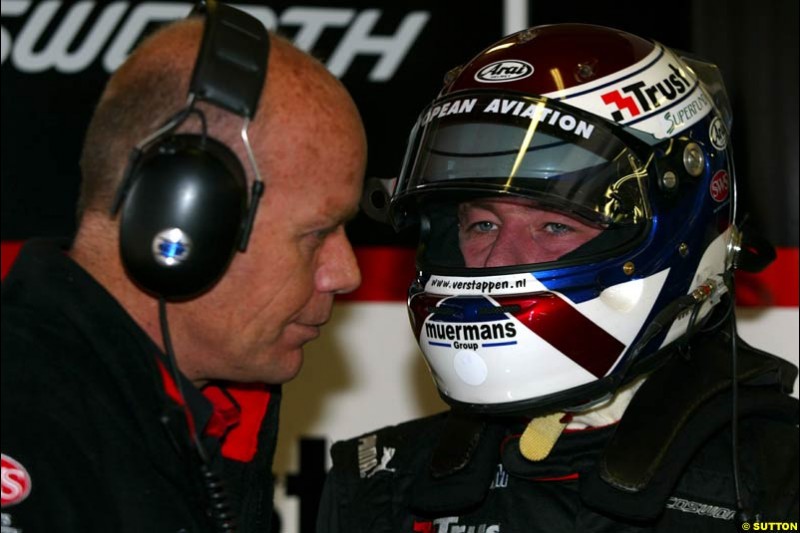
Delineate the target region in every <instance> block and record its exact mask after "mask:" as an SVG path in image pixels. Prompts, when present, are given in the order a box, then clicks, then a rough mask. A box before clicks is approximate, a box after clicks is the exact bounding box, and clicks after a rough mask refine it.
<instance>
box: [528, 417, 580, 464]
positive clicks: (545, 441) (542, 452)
mask: <svg viewBox="0 0 800 533" xmlns="http://www.w3.org/2000/svg"><path fill="white" fill-rule="evenodd" d="M570 418H571V417H570V416H567V415H566V414H564V413H551V414H549V415H545V416H541V417H539V418H534V419H532V420H531V421H530V422H529V423H528V426H527V427H526V428H525V431H524V432H523V433H522V437H521V438H520V439H519V451H520V452H521V453H522V456H523V457H525V459H527V460H529V461H541V460H543V459H546V458H547V456H548V455H550V452H551V451H552V449H553V446H555V444H556V441H557V440H558V438H559V437H560V436H561V433H562V432H563V431H564V428H565V427H567V424H568V423H569V420H570Z"/></svg>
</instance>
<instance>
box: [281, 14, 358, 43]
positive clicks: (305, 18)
mask: <svg viewBox="0 0 800 533" xmlns="http://www.w3.org/2000/svg"><path fill="white" fill-rule="evenodd" d="M355 14H356V12H355V10H354V9H335V8H318V7H290V8H289V9H287V10H286V11H284V12H283V14H282V15H281V24H282V25H288V26H300V31H298V32H297V35H295V37H294V44H295V46H297V47H298V48H299V49H301V50H304V51H306V52H311V50H312V49H313V48H314V45H315V44H316V43H317V40H318V39H319V38H320V36H321V35H322V32H323V31H325V29H326V28H330V27H334V28H343V27H345V26H347V25H348V24H350V21H351V20H353V16H355Z"/></svg>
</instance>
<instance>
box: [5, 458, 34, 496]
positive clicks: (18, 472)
mask: <svg viewBox="0 0 800 533" xmlns="http://www.w3.org/2000/svg"><path fill="white" fill-rule="evenodd" d="M30 492H31V477H30V476H29V475H28V472H27V470H25V467H24V466H22V465H21V464H19V463H18V462H17V461H15V460H14V459H12V458H11V457H9V456H7V455H6V454H2V505H3V507H7V506H9V505H14V504H17V503H19V502H21V501H22V500H24V499H25V498H27V496H28V494H30Z"/></svg>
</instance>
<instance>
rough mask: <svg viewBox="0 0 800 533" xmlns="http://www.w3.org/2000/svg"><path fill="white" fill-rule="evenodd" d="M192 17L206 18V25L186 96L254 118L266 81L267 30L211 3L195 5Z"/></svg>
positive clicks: (211, 1) (235, 12)
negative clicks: (190, 95) (203, 15)
mask: <svg viewBox="0 0 800 533" xmlns="http://www.w3.org/2000/svg"><path fill="white" fill-rule="evenodd" d="M194 14H205V16H206V22H205V26H204V29H203V42H202V44H201V45H200V53H199V54H198V55H197V61H196V63H195V66H194V72H193V73H192V81H191V84H190V86H189V92H190V93H191V94H194V95H195V96H196V97H197V98H199V99H201V100H205V101H207V102H210V103H212V104H214V105H217V106H219V107H222V108H223V109H227V110H228V111H231V112H233V113H236V114H237V115H240V116H243V117H247V118H248V119H249V118H253V115H255V113H256V109H258V100H259V97H260V96H261V92H262V91H261V89H262V87H263V86H264V81H265V79H266V77H267V63H268V59H269V35H268V33H267V29H266V28H265V27H264V25H263V24H261V22H260V21H259V20H258V19H256V18H254V17H252V16H250V15H248V14H247V13H245V12H243V11H240V10H238V9H235V8H233V7H230V6H227V5H224V4H218V3H217V2H216V1H214V0H208V1H207V2H201V3H200V4H198V6H197V7H196V8H195V9H194V10H193V11H192V15H194Z"/></svg>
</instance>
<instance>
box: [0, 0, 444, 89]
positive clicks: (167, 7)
mask: <svg viewBox="0 0 800 533" xmlns="http://www.w3.org/2000/svg"><path fill="white" fill-rule="evenodd" d="M233 5H235V6H236V7H238V8H240V9H242V10H243V11H246V12H247V13H249V14H251V15H252V16H254V17H256V18H257V19H258V20H260V21H261V22H262V23H263V24H264V26H265V27H266V28H268V29H270V30H276V29H278V27H279V19H278V17H277V16H276V14H275V12H274V11H273V10H272V9H270V8H268V7H261V6H254V5H239V4H233ZM32 6H33V8H32ZM191 7H192V4H191V3H189V2H143V3H140V4H134V5H133V6H132V5H131V2H127V1H115V2H110V3H108V4H106V3H105V2H96V1H90V0H82V1H80V2H76V3H74V4H73V3H70V2H63V1H59V0H46V1H43V2H40V3H38V4H34V3H33V2H31V1H30V0H2V16H3V18H4V19H6V18H11V17H20V16H23V15H27V20H25V21H23V23H22V24H21V29H20V30H19V32H18V34H17V35H15V36H14V35H12V34H11V32H10V31H9V30H8V29H7V28H6V27H5V26H3V27H2V28H1V31H0V41H1V42H0V44H2V50H1V51H0V52H1V53H0V58H1V59H2V63H3V64H5V62H6V60H7V59H9V58H10V59H11V62H12V64H13V65H14V68H16V69H17V70H19V71H21V72H27V73H34V72H43V71H45V70H48V69H55V70H56V71H58V72H61V73H65V74H71V73H75V72H79V71H81V70H84V69H86V68H88V67H89V66H90V65H91V64H92V63H93V62H94V61H96V60H97V59H98V58H100V59H101V61H102V66H103V68H104V69H105V70H106V71H107V72H113V71H114V70H116V69H117V68H118V67H119V65H121V64H122V62H123V61H125V58H126V57H127V56H128V54H130V52H131V50H132V48H133V47H134V46H135V45H136V43H137V42H138V41H139V40H140V39H141V37H142V34H143V33H144V32H145V31H146V30H147V29H148V27H149V26H150V25H151V24H154V23H163V22H167V21H171V20H176V19H180V18H183V17H185V16H186V15H187V14H188V13H189V11H190V9H191ZM129 8H130V9H129ZM99 10H102V11H101V12H100V13H99V15H97V16H96V20H95V21H94V22H92V23H91V24H92V26H91V27H89V28H88V29H87V28H86V25H87V21H88V20H89V19H90V18H92V15H93V14H94V13H95V12H97V11H99ZM64 11H66V13H65V14H63V15H62V14H61V13H63V12H64ZM382 15H383V11H382V10H379V9H367V10H364V11H361V12H360V13H358V12H357V11H356V10H354V9H345V8H322V7H289V8H287V9H286V10H285V11H284V12H283V13H282V14H281V16H280V25H285V26H299V29H298V31H297V33H296V36H295V45H296V46H297V47H298V48H300V49H301V50H305V51H307V52H310V51H312V49H313V48H314V46H315V45H316V44H317V42H318V41H319V39H320V38H321V37H322V35H323V33H324V32H325V30H327V29H329V28H340V29H341V28H347V29H346V30H344V36H343V37H342V39H341V41H340V42H339V44H338V45H337V46H336V47H335V49H334V51H333V53H332V55H331V57H330V59H329V61H328V63H327V67H328V69H329V70H330V71H331V73H333V74H334V75H335V76H339V77H341V76H343V75H345V74H346V72H347V70H348V69H349V68H350V66H351V64H352V63H353V61H354V60H355V59H356V58H357V57H358V56H363V55H368V56H377V58H378V59H377V62H376V64H375V66H374V67H373V68H372V70H371V71H370V73H369V75H368V79H369V80H370V81H373V82H383V81H387V80H389V79H391V78H392V76H393V75H394V73H395V72H396V71H397V69H398V68H399V67H400V65H401V63H402V61H403V60H404V59H405V57H406V55H407V54H408V51H409V50H410V48H411V46H412V45H413V43H414V41H415V40H416V39H417V37H418V36H419V34H420V32H421V31H422V29H423V28H424V27H425V25H426V24H427V22H428V20H429V19H430V12H428V11H413V12H410V13H408V14H407V15H405V16H404V17H403V18H402V19H401V20H400V22H399V24H398V28H397V30H396V32H395V33H394V34H393V35H373V34H372V33H371V32H372V30H373V28H374V27H375V26H376V24H377V23H378V21H379V19H380V18H381V16H382ZM348 25H349V28H348ZM53 27H54V28H55V29H54V30H53V33H52V36H51V37H49V39H48V40H47V41H44V38H45V34H46V33H48V31H49V30H48V29H49V28H53ZM116 28H119V30H118V31H116V32H115V29H116ZM79 34H83V35H84V37H82V39H81V41H80V42H76V39H77V38H78V35H79Z"/></svg>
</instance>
